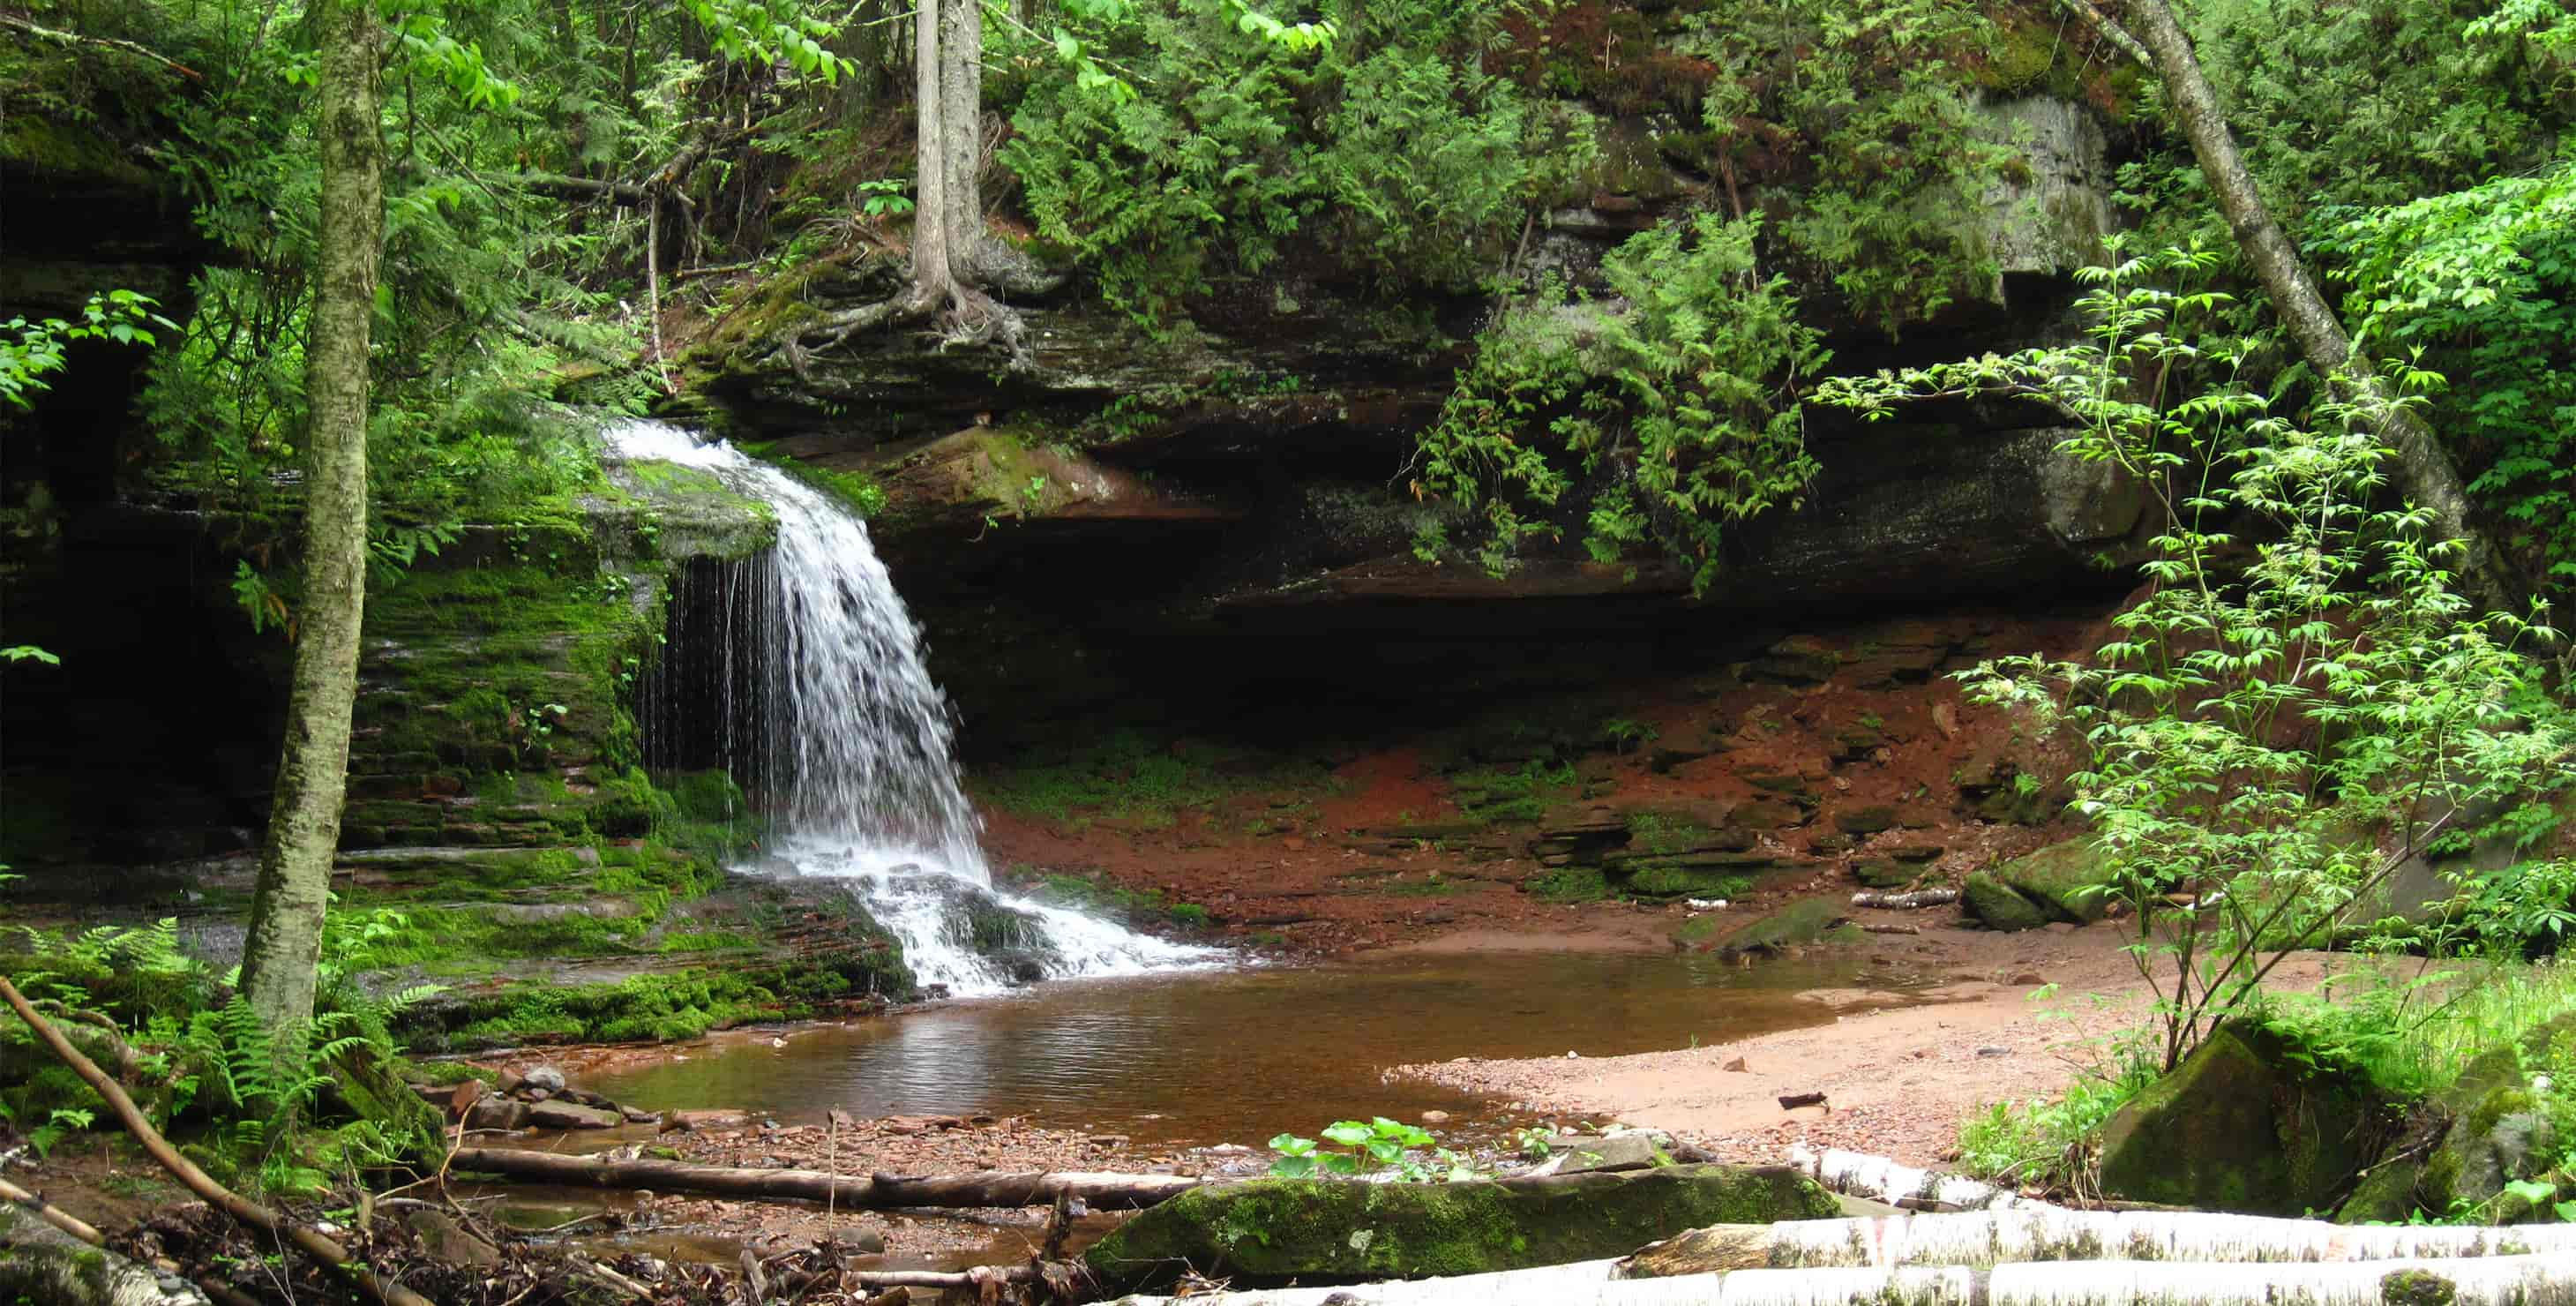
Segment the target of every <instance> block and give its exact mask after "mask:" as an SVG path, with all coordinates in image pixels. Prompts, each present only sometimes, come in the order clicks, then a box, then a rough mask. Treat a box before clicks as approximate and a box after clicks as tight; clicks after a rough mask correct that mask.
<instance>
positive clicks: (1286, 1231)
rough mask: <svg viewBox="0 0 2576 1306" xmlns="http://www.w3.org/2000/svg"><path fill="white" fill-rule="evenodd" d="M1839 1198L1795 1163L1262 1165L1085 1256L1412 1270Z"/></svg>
mask: <svg viewBox="0 0 2576 1306" xmlns="http://www.w3.org/2000/svg"><path fill="white" fill-rule="evenodd" d="M1839 1212H1840V1208H1839V1207H1838V1206H1837V1205H1836V1203H1835V1201H1834V1199H1833V1196H1832V1195H1831V1194H1829V1193H1827V1192H1826V1191H1825V1190H1824V1189H1823V1188H1821V1187H1818V1186H1817V1185H1816V1184H1815V1183H1814V1182H1813V1181H1812V1180H1809V1179H1808V1178H1806V1177H1805V1176H1804V1175H1801V1174H1799V1173H1797V1172H1796V1171H1794V1170H1791V1169H1789V1168H1788V1167H1785V1166H1767V1167H1763V1168H1760V1169H1746V1168H1741V1167H1736V1166H1725V1165H1676V1166H1665V1167H1662V1168H1660V1169H1653V1170H1640V1171H1626V1172H1621V1173H1615V1174H1581V1175H1551V1176H1547V1177H1544V1178H1536V1179H1512V1180H1504V1181H1501V1182H1491V1181H1478V1182H1471V1183H1449V1184H1401V1183H1356V1182H1350V1181H1330V1180H1321V1181H1319V1180H1308V1179H1259V1180H1253V1181H1251V1182H1248V1183H1233V1184H1216V1185H1211V1186H1208V1187H1205V1188H1199V1189H1194V1190H1192V1191H1190V1192H1187V1193H1183V1194H1182V1195H1180V1196H1179V1197H1176V1198H1173V1199H1172V1200H1170V1201H1168V1202H1164V1203H1163V1204H1161V1205H1159V1206H1156V1207H1153V1208H1151V1209H1149V1210H1147V1211H1145V1212H1144V1213H1143V1214H1141V1215H1138V1216H1137V1217H1136V1218H1134V1219H1132V1220H1129V1221H1128V1222H1127V1223H1126V1224H1124V1225H1121V1226H1119V1228H1118V1229H1116V1230H1115V1231H1113V1232H1112V1233H1110V1235H1109V1236H1108V1237H1106V1238H1103V1239H1101V1240H1100V1241H1099V1242H1098V1243H1097V1244H1094V1245H1093V1247H1092V1248H1091V1250H1090V1251H1089V1252H1087V1253H1085V1254H1084V1256H1083V1261H1084V1263H1085V1264H1086V1265H1087V1266H1089V1267H1090V1269H1091V1270H1092V1272H1094V1273H1095V1274H1098V1275H1099V1276H1100V1277H1101V1278H1102V1279H1103V1280H1104V1281H1106V1282H1108V1283H1111V1284H1114V1285H1117V1286H1119V1287H1120V1288H1121V1289H1125V1290H1134V1289H1139V1288H1146V1287H1153V1286H1158V1285H1161V1284H1166V1283H1170V1282H1171V1281H1173V1280H1174V1279H1177V1278H1179V1277H1180V1276H1181V1275H1182V1274H1183V1273H1184V1272H1195V1273H1197V1274H1201V1275H1205V1276H1207V1277H1210V1278H1219V1279H1232V1280H1234V1281H1235V1283H1236V1286H1238V1287H1248V1286H1256V1285H1267V1284H1279V1283H1285V1282H1288V1281H1290V1280H1295V1281H1297V1282H1299V1283H1307V1284H1314V1283H1333V1282H1357V1281H1361V1280H1370V1279H1412V1278H1424V1277H1429V1276H1433V1275H1457V1274H1482V1273H1487V1272H1490V1271H1495V1270H1516V1269H1526V1268H1530V1267H1534V1266H1541V1265H1562V1264H1566V1263H1568V1262H1572V1261H1584V1260H1595V1259H1600V1258H1603V1257H1610V1256H1624V1255H1626V1254H1627V1253H1629V1252H1632V1251H1634V1250H1636V1249H1637V1248H1639V1247H1642V1246H1644V1245H1645V1244H1647V1243H1649V1242H1652V1241H1654V1240H1656V1239H1658V1238H1666V1237H1670V1236H1672V1235H1673V1234H1676V1233H1679V1232H1681V1231H1682V1230H1684V1229H1695V1228H1699V1227H1702V1226H1705V1225H1711V1224H1768V1223H1772V1222H1774V1221H1778V1220H1818V1219H1830V1218H1832V1217H1834V1216H1835V1215H1837V1214H1839Z"/></svg>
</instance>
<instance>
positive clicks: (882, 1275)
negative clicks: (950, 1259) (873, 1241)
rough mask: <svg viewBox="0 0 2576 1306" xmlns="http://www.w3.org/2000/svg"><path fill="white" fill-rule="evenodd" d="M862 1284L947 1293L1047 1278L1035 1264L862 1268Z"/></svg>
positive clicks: (876, 1289) (859, 1276) (872, 1289)
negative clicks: (951, 1268)
mask: <svg viewBox="0 0 2576 1306" xmlns="http://www.w3.org/2000/svg"><path fill="white" fill-rule="evenodd" d="M854 1277H855V1278H857V1279H858V1281H859V1286H860V1287H863V1288H865V1289H867V1290H868V1291H870V1292H883V1291H885V1290H886V1289H888V1288H920V1289H923V1290H925V1291H929V1292H945V1291H947V1290H949V1289H951V1288H963V1289H967V1290H969V1291H972V1290H974V1289H975V1288H978V1287H980V1286H982V1285H983V1284H985V1283H990V1282H1001V1283H1037V1282H1039V1281H1041V1279H1043V1278H1044V1276H1043V1275H1041V1274H1040V1273H1039V1272H1038V1268H1037V1267H1036V1266H1034V1265H994V1266H988V1267H986V1268H984V1269H982V1270H955V1271H942V1270H860V1271H858V1272H857V1274H856V1275H855V1276H854Z"/></svg>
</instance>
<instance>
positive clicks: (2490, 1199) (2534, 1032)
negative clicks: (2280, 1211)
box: [2337, 1015, 2576, 1224]
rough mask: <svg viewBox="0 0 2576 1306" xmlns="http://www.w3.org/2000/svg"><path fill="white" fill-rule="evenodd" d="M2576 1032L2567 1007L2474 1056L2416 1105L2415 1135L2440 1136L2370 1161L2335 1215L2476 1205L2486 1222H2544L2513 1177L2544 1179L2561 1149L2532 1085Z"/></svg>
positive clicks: (2384, 1215)
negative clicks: (2426, 1145) (2426, 1146)
mask: <svg viewBox="0 0 2576 1306" xmlns="http://www.w3.org/2000/svg"><path fill="white" fill-rule="evenodd" d="M2570 1039H2576V1015H2562V1016H2558V1017H2556V1018H2554V1019H2551V1020H2548V1021H2544V1022H2542V1023H2541V1024H2538V1025H2535V1026H2533V1027H2532V1028H2530V1029H2528V1030H2526V1031H2524V1032H2523V1033H2522V1035H2521V1036H2520V1037H2518V1038H2516V1039H2514V1040H2513V1041H2512V1042H2511V1043H2508V1044H2506V1045H2504V1046H2502V1047H2498V1048H2492V1049H2490V1050H2488V1051H2486V1052H2484V1053H2482V1054H2480V1055H2479V1056H2478V1058H2477V1059H2476V1060H2474V1061H2471V1062H2470V1063H2469V1065H2468V1068H2467V1069H2465V1070H2463V1071H2462V1072H2461V1073H2460V1078H2459V1079H2458V1081H2457V1082H2455V1083H2453V1084H2451V1085H2450V1086H2449V1087H2447V1088H2444V1089H2442V1090H2441V1091H2439V1092H2437V1093H2435V1094H2433V1095H2432V1096H2431V1097H2430V1098H2429V1099H2427V1100H2426V1101H2425V1102H2423V1103H2422V1104H2421V1105H2420V1106H2419V1107H2418V1108H2417V1112H2416V1115H2417V1124H2416V1127H2415V1128H2414V1129H2412V1130H2410V1131H2409V1137H2410V1139H2412V1140H2415V1141H2418V1142H2423V1141H2432V1140H2436V1139H2438V1140H2439V1141H2438V1142H2435V1143H2434V1144H2433V1146H2432V1147H2431V1149H2430V1150H2429V1151H2422V1150H2420V1149H2418V1152H2417V1153H2410V1154H2405V1155H2392V1156H2390V1157H2387V1158H2384V1159H2383V1160H2382V1161H2381V1162H2380V1163H2379V1164H2378V1165H2376V1166H2373V1167H2372V1169H2371V1173H2370V1174H2369V1175H2368V1176H2367V1177H2366V1178H2365V1179H2364V1180H2363V1181H2362V1183H2361V1185H2360V1186H2359V1187H2358V1188H2356V1189H2355V1190H2354V1191H2353V1195H2352V1198H2351V1199H2350V1200H2349V1201H2347V1202H2345V1203H2344V1207H2343V1210H2342V1211H2341V1212H2339V1213H2338V1215H2337V1218H2338V1219H2339V1220H2341V1221H2343V1222H2344V1223H2347V1224H2351V1223H2361V1222H2377V1221H2400V1220H2405V1219H2407V1218H2409V1217H2410V1216H2412V1215H2414V1214H2415V1213H2417V1212H2418V1211H2421V1212H2424V1213H2427V1214H2432V1215H2450V1214H2452V1213H2453V1212H2455V1211H2458V1210H2462V1209H2471V1210H2475V1211H2476V1212H2477V1213H2478V1218H2479V1219H2480V1220H2482V1221H2485V1222H2489V1223H2496V1224H2513V1223H2519V1222H2521V1221H2525V1220H2545V1219H2548V1218H2550V1217H2551V1216H2552V1215H2553V1214H2554V1213H2553V1212H2550V1211H2547V1210H2542V1209H2537V1208H2535V1207H2534V1205H2533V1204H2532V1203H2531V1202H2529V1201H2527V1200H2525V1199H2523V1198H2521V1197H2517V1196H2515V1195H2514V1194H2512V1193H2511V1192H2509V1191H2507V1189H2508V1186H2509V1185H2510V1184H2512V1183H2513V1182H2515V1181H2516V1180H2527V1179H2533V1178H2537V1177H2539V1176H2540V1175H2541V1174H2542V1173H2544V1172H2545V1171H2547V1170H2548V1168H2549V1164H2550V1162H2551V1160H2552V1159H2553V1158H2554V1157H2555V1156H2556V1155H2557V1144H2558V1142H2559V1140H2558V1139H2557V1138H2556V1137H2555V1134H2554V1131H2553V1129H2552V1128H2551V1124H2550V1120H2549V1115H2548V1112H2547V1111H2546V1110H2545V1109H2544V1107H2543V1104H2542V1103H2541V1101H2540V1099H2539V1097H2538V1095H2537V1094H2536V1093H2535V1092H2534V1090H2533V1087H2532V1074H2533V1070H2534V1068H2535V1067H2538V1066H2541V1065H2544V1064H2547V1061H2548V1059H2549V1057H2550V1055H2551V1049H2552V1047H2553V1046H2554V1045H2557V1044H2559V1043H2560V1042H2561V1041H2562V1040H2570Z"/></svg>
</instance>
